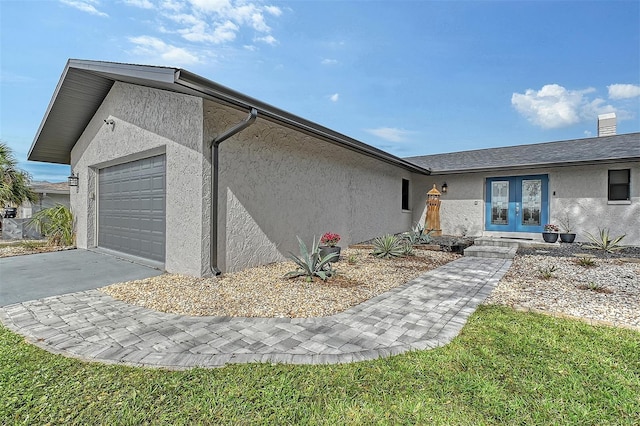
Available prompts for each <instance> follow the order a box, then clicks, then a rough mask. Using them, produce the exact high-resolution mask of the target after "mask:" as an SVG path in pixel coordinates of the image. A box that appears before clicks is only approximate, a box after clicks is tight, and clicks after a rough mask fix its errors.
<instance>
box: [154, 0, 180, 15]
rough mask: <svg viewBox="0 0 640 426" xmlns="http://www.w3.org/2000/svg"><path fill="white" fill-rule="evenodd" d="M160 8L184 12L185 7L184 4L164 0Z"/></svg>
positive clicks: (173, 0) (174, 0)
mask: <svg viewBox="0 0 640 426" xmlns="http://www.w3.org/2000/svg"><path fill="white" fill-rule="evenodd" d="M160 7H161V8H162V9H166V10H171V11H173V12H178V11H180V10H182V8H183V7H184V4H183V3H181V2H179V1H176V0H163V2H162V3H160Z"/></svg>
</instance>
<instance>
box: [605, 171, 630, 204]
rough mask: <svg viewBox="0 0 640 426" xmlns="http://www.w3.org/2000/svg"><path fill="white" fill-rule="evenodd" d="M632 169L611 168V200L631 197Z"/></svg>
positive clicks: (624, 199) (623, 199)
mask: <svg viewBox="0 0 640 426" xmlns="http://www.w3.org/2000/svg"><path fill="white" fill-rule="evenodd" d="M630 186H631V170H630V169H624V170H609V201H627V200H630V199H631V191H630Z"/></svg>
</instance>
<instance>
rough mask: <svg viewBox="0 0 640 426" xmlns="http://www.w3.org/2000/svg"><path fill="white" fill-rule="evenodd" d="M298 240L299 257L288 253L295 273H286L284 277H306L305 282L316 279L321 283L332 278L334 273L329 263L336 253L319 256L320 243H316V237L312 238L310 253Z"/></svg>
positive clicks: (335, 256) (336, 255) (335, 257)
mask: <svg viewBox="0 0 640 426" xmlns="http://www.w3.org/2000/svg"><path fill="white" fill-rule="evenodd" d="M296 238H298V245H299V247H300V256H296V255H295V254H293V253H290V258H291V260H293V261H294V262H295V263H296V265H298V269H296V270H295V271H291V272H287V273H286V274H285V277H287V278H295V277H306V281H307V282H311V281H313V277H318V278H320V279H321V280H322V281H326V280H327V279H328V278H330V277H332V276H334V275H335V274H336V271H335V270H333V269H332V268H331V262H333V261H334V260H336V259H337V258H338V257H339V255H338V253H331V254H328V255H326V256H325V257H321V256H320V247H319V246H320V241H318V242H317V243H316V237H315V236H314V237H313V244H312V245H311V251H309V250H308V249H307V246H306V244H305V243H304V241H302V240H301V239H300V237H296Z"/></svg>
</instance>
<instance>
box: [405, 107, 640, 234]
mask: <svg viewBox="0 0 640 426" xmlns="http://www.w3.org/2000/svg"><path fill="white" fill-rule="evenodd" d="M606 118H607V119H608V120H609V121H610V117H606ZM614 120H615V119H614ZM600 125H601V126H602V123H600ZM599 134H602V132H599ZM609 134H610V132H609ZM406 160H408V161H411V162H412V163H414V164H417V165H419V166H422V167H425V168H427V167H428V168H429V169H430V170H431V175H430V176H428V177H420V178H419V179H416V181H415V182H414V185H417V186H421V187H423V188H430V187H432V185H433V184H436V185H437V186H438V188H441V187H442V185H443V184H444V183H445V182H446V184H447V193H446V194H443V195H442V197H441V201H442V202H441V211H440V217H441V224H442V231H443V233H445V234H462V233H466V234H468V235H484V236H497V237H512V238H528V239H536V240H538V239H540V233H541V232H542V230H543V226H544V225H545V224H547V223H553V224H556V225H560V224H561V223H562V222H563V221H565V219H566V218H568V219H569V221H570V224H571V226H572V228H573V232H575V233H576V234H577V239H576V241H588V238H587V235H586V234H585V233H586V232H589V233H591V234H594V235H597V234H598V228H608V229H609V232H610V234H611V235H622V234H626V237H625V239H624V240H623V243H624V244H631V245H640V133H631V134H624V135H613V136H611V135H610V136H599V137H595V138H587V139H577V140H568V141H560V142H548V143H539V144H532V145H520V146H509V147H503V148H491V149H481V150H474V151H464V152H453V153H449V154H437V155H426V156H421V157H411V158H406Z"/></svg>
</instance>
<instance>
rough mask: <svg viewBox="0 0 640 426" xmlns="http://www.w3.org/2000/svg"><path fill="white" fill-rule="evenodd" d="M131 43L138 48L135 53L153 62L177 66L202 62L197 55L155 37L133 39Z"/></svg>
mask: <svg viewBox="0 0 640 426" xmlns="http://www.w3.org/2000/svg"><path fill="white" fill-rule="evenodd" d="M129 41H130V42H131V43H133V44H134V45H135V46H136V47H135V49H134V53H136V54H138V55H141V56H146V57H149V58H150V59H151V60H152V61H153V62H160V63H163V64H169V65H177V66H180V65H190V64H195V63H198V62H200V59H199V58H198V57H197V56H196V55H195V54H193V53H190V52H189V51H187V50H186V49H183V48H181V47H176V46H172V45H170V44H167V43H165V42H164V41H162V40H160V39H158V38H155V37H150V36H140V37H131V38H129Z"/></svg>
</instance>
